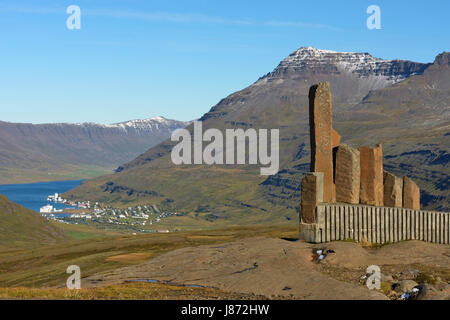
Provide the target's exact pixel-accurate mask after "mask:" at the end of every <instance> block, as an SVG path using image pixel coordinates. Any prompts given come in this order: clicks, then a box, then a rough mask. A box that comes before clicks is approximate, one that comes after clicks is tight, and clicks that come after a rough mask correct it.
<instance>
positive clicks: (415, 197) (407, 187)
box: [403, 177, 420, 210]
mask: <svg viewBox="0 0 450 320" xmlns="http://www.w3.org/2000/svg"><path fill="white" fill-rule="evenodd" d="M403 208H408V209H413V210H420V189H419V187H418V186H417V184H416V183H415V182H414V181H412V180H411V179H410V178H408V177H403Z"/></svg>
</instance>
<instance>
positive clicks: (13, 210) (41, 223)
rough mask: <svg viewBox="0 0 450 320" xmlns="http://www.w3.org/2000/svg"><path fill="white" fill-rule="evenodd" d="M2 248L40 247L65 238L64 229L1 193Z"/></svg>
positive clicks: (0, 248)
mask: <svg viewBox="0 0 450 320" xmlns="http://www.w3.org/2000/svg"><path fill="white" fill-rule="evenodd" d="M0 221H1V223H0V250H9V249H14V248H22V247H28V248H29V247H38V246H42V245H51V244H56V243H58V242H59V241H62V240H65V239H66V236H65V235H64V232H63V230H62V229H60V228H58V227H56V226H55V225H53V224H52V223H50V222H49V221H48V220H46V219H45V218H43V217H42V216H41V215H39V214H38V213H36V212H34V211H32V210H29V209H26V208H24V207H22V206H21V205H18V204H17V203H14V202H12V201H10V200H8V198H7V197H5V196H4V195H0Z"/></svg>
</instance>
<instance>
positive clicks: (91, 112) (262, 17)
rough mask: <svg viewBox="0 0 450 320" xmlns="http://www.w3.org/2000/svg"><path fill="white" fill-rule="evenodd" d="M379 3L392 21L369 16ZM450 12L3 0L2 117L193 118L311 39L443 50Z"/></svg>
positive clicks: (351, 5) (401, 51)
mask: <svg viewBox="0 0 450 320" xmlns="http://www.w3.org/2000/svg"><path fill="white" fill-rule="evenodd" d="M72 4H75V5H78V6H79V7H80V8H81V29H80V30H69V29H67V27H66V20H67V18H68V17H69V15H68V14H67V13H66V8H67V7H68V6H69V5H72ZM372 4H376V5H378V6H379V7H380V8H381V26H382V29H381V30H369V29H367V27H366V19H367V17H368V16H369V15H368V14H367V13H366V9H367V7H368V6H369V5H372ZM449 13H450V1H448V0H428V1H402V0H396V1H365V0H347V1H325V0H322V1H301V0H295V1H283V0H278V1H263V0H259V1H244V0H240V1H235V0H227V1H223V0H222V1H214V0H191V1H169V0H153V1H148V0H146V1H144V0H127V1H120V0H116V1H114V0H109V1H94V0H91V1H87V0H70V1H47V0H41V1H21V0H14V1H1V0H0V38H1V40H2V46H1V50H0V120H2V121H12V122H31V123H47V122H85V121H89V122H100V123H114V122H120V121H125V120H129V119H140V118H148V117H152V116H156V115H162V116H164V117H167V118H172V119H179V120H191V119H194V118H198V117H200V116H201V115H202V114H203V113H205V112H207V111H208V110H209V109H210V108H211V107H212V106H213V105H215V104H216V103H217V102H218V101H219V100H220V99H222V98H224V97H226V96H227V95H228V94H230V93H233V92H234V91H237V90H240V89H243V88H244V87H246V86H248V85H250V84H251V83H253V82H254V81H256V80H257V79H258V78H259V77H260V76H262V75H264V74H266V73H267V72H270V71H272V70H273V69H274V68H275V67H276V66H277V65H278V63H279V62H280V61H281V60H282V59H284V58H285V57H286V56H288V55H289V54H290V53H292V52H293V51H294V50H296V49H298V48H299V47H302V46H313V47H316V48H320V49H328V50H336V51H359V52H369V53H371V54H372V55H374V56H376V57H380V58H385V59H396V58H398V59H408V60H413V61H420V62H432V61H433V60H434V57H435V56H436V55H437V54H438V53H440V52H442V51H449V50H450V48H449V47H450V46H449V44H450V32H449V31H450V28H449V27H450V23H449V19H448V15H449Z"/></svg>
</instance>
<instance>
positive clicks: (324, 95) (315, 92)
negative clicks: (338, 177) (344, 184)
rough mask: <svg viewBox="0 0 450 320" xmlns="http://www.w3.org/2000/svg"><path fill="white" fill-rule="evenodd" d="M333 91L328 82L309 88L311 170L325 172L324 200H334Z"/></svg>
mask: <svg viewBox="0 0 450 320" xmlns="http://www.w3.org/2000/svg"><path fill="white" fill-rule="evenodd" d="M331 110H332V109H331V91H330V84H329V83H328V82H324V83H319V84H317V85H313V86H312V87H311V88H310V89H309V128H310V139H311V172H323V201H324V202H332V201H333V193H334V191H333V144H332V111H331Z"/></svg>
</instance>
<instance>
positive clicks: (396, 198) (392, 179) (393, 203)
mask: <svg viewBox="0 0 450 320" xmlns="http://www.w3.org/2000/svg"><path fill="white" fill-rule="evenodd" d="M383 189H384V191H383V192H384V195H383V202H384V206H385V207H395V208H401V207H402V206H403V179H402V178H399V177H396V176H394V175H393V174H392V173H389V172H387V171H384V173H383Z"/></svg>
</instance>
